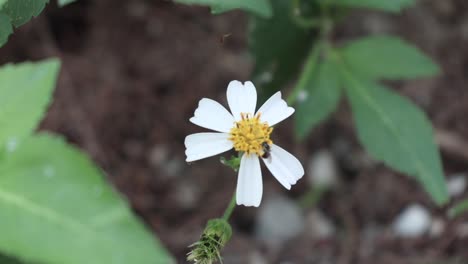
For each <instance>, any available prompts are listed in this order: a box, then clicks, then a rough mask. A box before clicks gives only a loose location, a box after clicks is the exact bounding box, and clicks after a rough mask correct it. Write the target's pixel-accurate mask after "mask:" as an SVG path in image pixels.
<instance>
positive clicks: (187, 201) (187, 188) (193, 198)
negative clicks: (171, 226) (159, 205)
mask: <svg viewBox="0 0 468 264" xmlns="http://www.w3.org/2000/svg"><path fill="white" fill-rule="evenodd" d="M199 198H200V191H199V189H198V188H197V186H196V185H195V184H193V183H192V182H189V181H182V182H180V183H178V185H177V187H176V190H175V199H176V202H177V204H178V205H179V207H181V208H183V209H192V208H194V207H195V206H196V205H197V204H198V201H199Z"/></svg>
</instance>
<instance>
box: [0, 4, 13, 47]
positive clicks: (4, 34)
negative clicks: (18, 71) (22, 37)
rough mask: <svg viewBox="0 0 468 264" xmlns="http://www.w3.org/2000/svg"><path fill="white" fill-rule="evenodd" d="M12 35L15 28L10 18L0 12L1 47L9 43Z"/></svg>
mask: <svg viewBox="0 0 468 264" xmlns="http://www.w3.org/2000/svg"><path fill="white" fill-rule="evenodd" d="M11 33H13V27H12V26H11V22H10V17H9V16H7V15H6V14H4V13H2V12H0V47H1V46H3V45H4V44H5V43H6V42H7V41H8V37H9V36H10V34H11Z"/></svg>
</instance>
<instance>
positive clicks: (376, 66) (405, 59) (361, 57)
mask: <svg viewBox="0 0 468 264" xmlns="http://www.w3.org/2000/svg"><path fill="white" fill-rule="evenodd" d="M389 2H391V1H389ZM341 56H342V57H343V59H344V61H345V63H346V64H347V65H349V67H351V68H352V69H353V72H354V73H356V74H357V75H359V76H361V77H364V78H369V79H409V78H418V77H426V76H432V75H435V74H437V73H439V72H440V69H439V67H438V66H437V65H436V64H434V63H433V62H432V60H431V59H430V58H428V57H427V56H425V55H424V54H423V53H422V52H421V51H419V49H417V48H416V47H414V46H413V45H412V44H410V43H408V42H406V41H404V40H402V39H400V38H397V37H392V36H384V35H383V36H371V37H366V38H362V39H359V40H356V41H353V42H351V43H349V44H348V45H346V46H345V47H344V48H343V49H342V50H341Z"/></svg>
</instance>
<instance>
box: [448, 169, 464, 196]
mask: <svg viewBox="0 0 468 264" xmlns="http://www.w3.org/2000/svg"><path fill="white" fill-rule="evenodd" d="M465 189H466V175H465V174H455V175H452V176H450V177H448V180H447V191H448V193H449V194H450V196H452V197H455V196H459V195H461V194H462V193H463V192H464V191H465Z"/></svg>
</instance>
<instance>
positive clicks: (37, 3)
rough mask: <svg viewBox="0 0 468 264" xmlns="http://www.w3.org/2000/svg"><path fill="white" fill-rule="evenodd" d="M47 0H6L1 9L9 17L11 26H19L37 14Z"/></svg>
mask: <svg viewBox="0 0 468 264" xmlns="http://www.w3.org/2000/svg"><path fill="white" fill-rule="evenodd" d="M47 2H49V0H7V1H6V3H5V4H3V7H2V11H3V12H4V13H5V14H7V15H8V16H9V17H10V19H11V23H12V24H13V26H15V27H19V26H21V25H23V24H24V23H26V22H28V21H29V20H30V19H31V18H32V17H35V16H37V15H39V14H40V13H41V12H42V9H44V7H45V4H46V3H47Z"/></svg>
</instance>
